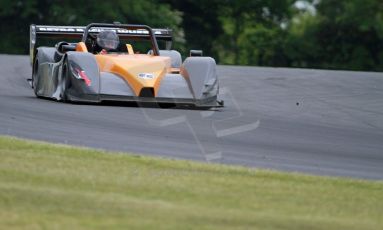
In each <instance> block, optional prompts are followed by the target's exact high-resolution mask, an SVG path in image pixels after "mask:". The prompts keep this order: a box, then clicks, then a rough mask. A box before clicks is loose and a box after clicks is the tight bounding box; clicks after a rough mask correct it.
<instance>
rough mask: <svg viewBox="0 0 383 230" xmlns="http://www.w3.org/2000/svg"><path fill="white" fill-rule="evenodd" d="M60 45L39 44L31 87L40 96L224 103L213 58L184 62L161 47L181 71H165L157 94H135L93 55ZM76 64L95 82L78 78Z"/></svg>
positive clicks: (65, 98)
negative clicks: (63, 49) (87, 82)
mask: <svg viewBox="0 0 383 230" xmlns="http://www.w3.org/2000/svg"><path fill="white" fill-rule="evenodd" d="M57 47H59V46H56V48H52V47H38V48H37V49H36V51H35V55H34V57H33V74H32V87H33V88H34V92H35V94H36V96H38V97H48V98H53V99H56V100H63V101H77V102H102V101H108V100H113V101H116V100H117V101H137V102H158V103H174V104H187V105H194V106H201V107H204V106H206V107H214V106H221V104H220V103H219V102H218V101H217V95H218V92H219V83H218V78H217V73H216V63H215V60H214V59H213V58H211V57H188V58H186V59H185V61H184V62H183V63H182V59H181V55H180V54H179V52H177V51H175V50H160V52H159V55H160V56H167V57H169V58H170V59H171V67H172V68H180V69H181V71H180V72H179V73H168V74H166V75H165V76H164V77H163V79H162V80H161V82H160V87H159V90H158V92H157V95H156V96H155V97H154V96H150V95H149V96H148V95H141V94H140V95H135V93H134V92H133V90H132V89H131V87H130V85H129V84H128V83H127V82H126V81H125V80H124V78H122V77H120V76H118V75H116V74H114V73H110V72H100V70H99V67H98V64H97V61H96V58H95V56H94V54H92V53H85V52H76V51H67V52H65V53H63V52H62V51H60V49H59V48H57ZM74 67H79V68H80V69H81V70H83V71H85V72H86V74H87V76H88V77H89V79H90V80H91V82H92V84H91V85H87V84H85V81H84V80H83V79H79V78H78V77H76V73H75V72H74V71H73V69H74ZM182 70H183V71H182ZM143 71H144V70H143ZM182 73H187V74H182Z"/></svg>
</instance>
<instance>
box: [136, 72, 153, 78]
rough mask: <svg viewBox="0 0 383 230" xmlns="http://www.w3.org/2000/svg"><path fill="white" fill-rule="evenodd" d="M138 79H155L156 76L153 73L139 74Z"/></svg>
mask: <svg viewBox="0 0 383 230" xmlns="http://www.w3.org/2000/svg"><path fill="white" fill-rule="evenodd" d="M138 77H139V78H142V79H153V78H154V75H153V74H152V73H139V74H138Z"/></svg>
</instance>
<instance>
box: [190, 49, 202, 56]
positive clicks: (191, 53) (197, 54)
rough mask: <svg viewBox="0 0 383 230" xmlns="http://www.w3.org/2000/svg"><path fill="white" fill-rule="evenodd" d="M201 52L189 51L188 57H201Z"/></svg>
mask: <svg viewBox="0 0 383 230" xmlns="http://www.w3.org/2000/svg"><path fill="white" fill-rule="evenodd" d="M202 56H203V52H202V50H190V57H202Z"/></svg>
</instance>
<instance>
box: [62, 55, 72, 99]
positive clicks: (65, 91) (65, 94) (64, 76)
mask: <svg viewBox="0 0 383 230" xmlns="http://www.w3.org/2000/svg"><path fill="white" fill-rule="evenodd" d="M68 68H69V66H68V62H67V61H66V60H65V61H64V64H63V69H62V75H61V83H60V87H61V95H60V96H61V100H62V101H63V102H69V101H70V100H69V98H68V88H69V86H70V81H69V80H70V79H69V77H70V76H69V69H68Z"/></svg>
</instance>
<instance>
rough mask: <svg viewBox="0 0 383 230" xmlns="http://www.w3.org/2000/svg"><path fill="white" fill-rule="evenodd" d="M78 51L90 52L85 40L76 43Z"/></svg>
mask: <svg viewBox="0 0 383 230" xmlns="http://www.w3.org/2000/svg"><path fill="white" fill-rule="evenodd" d="M76 51H78V52H88V48H86V45H85V43H84V42H79V43H77V45H76Z"/></svg>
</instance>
